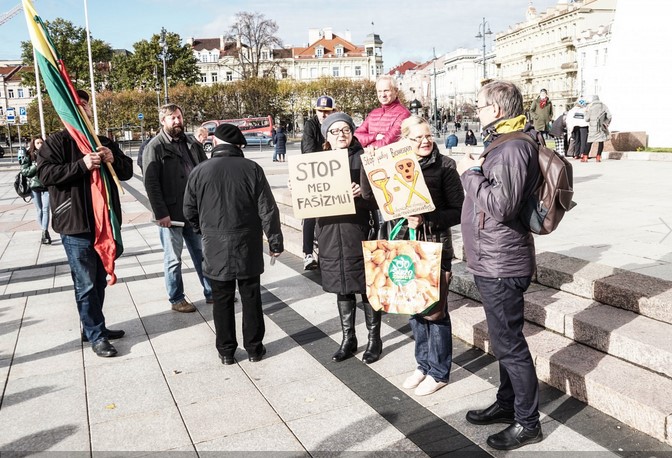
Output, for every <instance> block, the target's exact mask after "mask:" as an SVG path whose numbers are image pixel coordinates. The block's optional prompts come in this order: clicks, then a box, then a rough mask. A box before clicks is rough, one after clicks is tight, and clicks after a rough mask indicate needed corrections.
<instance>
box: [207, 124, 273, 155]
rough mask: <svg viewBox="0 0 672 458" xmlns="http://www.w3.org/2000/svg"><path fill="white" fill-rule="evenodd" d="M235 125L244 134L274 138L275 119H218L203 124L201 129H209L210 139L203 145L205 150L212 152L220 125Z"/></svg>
mask: <svg viewBox="0 0 672 458" xmlns="http://www.w3.org/2000/svg"><path fill="white" fill-rule="evenodd" d="M225 123H226V124H233V125H234V126H238V128H239V129H240V130H241V131H242V132H243V134H252V133H260V134H263V135H266V136H268V137H269V138H270V137H272V136H273V133H272V131H273V118H272V117H271V116H262V117H259V118H240V119H216V120H212V121H206V122H204V123H203V124H201V127H205V128H206V129H208V139H207V140H206V141H205V142H204V143H203V149H204V150H205V151H206V152H210V150H212V136H213V134H214V133H215V129H216V128H217V126H219V125H220V124H225Z"/></svg>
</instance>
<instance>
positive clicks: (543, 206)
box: [481, 132, 576, 235]
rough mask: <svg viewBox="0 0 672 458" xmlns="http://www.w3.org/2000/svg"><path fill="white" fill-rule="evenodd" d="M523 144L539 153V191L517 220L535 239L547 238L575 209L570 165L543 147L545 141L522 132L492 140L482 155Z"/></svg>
mask: <svg viewBox="0 0 672 458" xmlns="http://www.w3.org/2000/svg"><path fill="white" fill-rule="evenodd" d="M515 139H518V140H524V141H526V142H528V143H530V144H531V145H532V146H534V149H535V150H537V151H538V153H539V171H540V173H541V177H540V180H539V187H537V189H536V190H535V191H534V192H533V193H532V195H531V196H530V198H529V199H528V201H527V203H526V204H525V205H524V206H523V208H522V210H521V212H520V219H521V221H522V222H523V224H525V226H527V227H528V228H529V229H530V231H531V232H533V233H535V234H538V235H545V234H550V233H551V232H553V231H554V230H555V229H556V228H557V227H558V224H560V221H562V218H563V216H565V212H568V211H569V210H571V209H572V208H574V207H575V206H576V203H575V202H573V201H572V197H573V196H574V187H573V183H574V174H573V171H572V164H571V163H570V162H569V161H568V160H567V159H565V158H564V157H562V156H561V155H559V154H557V153H556V152H555V151H553V150H552V149H550V148H548V147H547V146H546V142H544V138H543V137H542V136H541V135H538V137H537V140H538V141H534V139H533V138H532V137H530V136H529V135H527V134H524V133H522V132H511V133H509V134H505V135H502V136H500V137H498V138H497V139H496V140H494V141H493V142H492V143H491V144H490V145H488V148H486V150H485V151H484V152H483V154H482V155H481V157H483V156H485V155H486V154H487V153H489V152H490V150H492V149H493V148H494V147H496V146H497V145H500V144H501V143H504V142H507V141H510V140H515Z"/></svg>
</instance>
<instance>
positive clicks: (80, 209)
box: [37, 130, 133, 235]
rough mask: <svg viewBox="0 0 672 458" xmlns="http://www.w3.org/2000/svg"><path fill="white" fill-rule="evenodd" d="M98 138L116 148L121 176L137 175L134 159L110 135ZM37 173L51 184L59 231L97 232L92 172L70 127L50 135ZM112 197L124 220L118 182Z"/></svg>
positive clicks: (53, 222)
mask: <svg viewBox="0 0 672 458" xmlns="http://www.w3.org/2000/svg"><path fill="white" fill-rule="evenodd" d="M98 138H99V139H100V143H101V144H102V145H103V146H106V147H108V148H109V149H110V150H112V154H114V162H113V163H112V168H113V169H114V171H115V173H116V174H117V177H118V178H119V180H121V181H126V180H129V179H130V178H131V177H132V176H133V160H132V159H131V158H130V157H128V156H126V155H125V154H124V153H123V151H121V149H119V145H117V144H116V143H115V142H113V141H112V140H110V139H109V138H107V137H102V136H99V137H98ZM37 176H38V178H39V179H40V181H41V182H42V184H44V185H45V186H47V187H48V188H49V206H50V207H51V213H52V220H51V227H53V228H54V230H55V231H56V232H58V233H59V234H65V235H74V234H84V233H87V234H93V233H94V228H93V224H94V222H93V207H92V206H91V173H90V171H89V170H88V169H87V168H86V165H85V164H84V154H82V152H81V151H80V150H79V147H78V146H77V143H75V140H74V139H73V138H72V137H71V136H70V134H69V133H68V132H67V131H66V130H63V131H61V132H58V133H56V134H53V135H50V136H49V137H47V139H46V140H45V141H44V144H43V145H42V147H41V148H40V149H39V150H38V151H37ZM110 201H111V202H112V209H113V210H114V213H115V214H116V215H117V218H118V219H119V222H121V203H120V202H119V191H118V190H117V186H116V185H115V184H114V183H112V185H111V186H110Z"/></svg>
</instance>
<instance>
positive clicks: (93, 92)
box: [84, 0, 98, 134]
mask: <svg viewBox="0 0 672 458" xmlns="http://www.w3.org/2000/svg"><path fill="white" fill-rule="evenodd" d="M87 3H88V2H87V0H84V19H85V22H86V46H87V48H88V49H89V77H90V78H91V101H92V102H93V103H92V105H91V108H93V124H94V126H95V130H94V132H95V133H96V134H98V110H97V109H96V86H95V82H94V79H93V57H92V55H91V33H90V32H89V10H88V7H87Z"/></svg>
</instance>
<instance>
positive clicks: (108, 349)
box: [91, 338, 117, 358]
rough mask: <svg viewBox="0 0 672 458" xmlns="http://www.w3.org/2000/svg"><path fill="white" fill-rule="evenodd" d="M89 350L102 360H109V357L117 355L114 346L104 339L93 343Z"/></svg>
mask: <svg viewBox="0 0 672 458" xmlns="http://www.w3.org/2000/svg"><path fill="white" fill-rule="evenodd" d="M91 348H92V349H93V352H94V353H95V354H96V355H98V356H100V357H102V358H109V357H110V356H115V355H116V354H117V349H116V348H114V345H112V344H111V343H110V341H109V340H107V339H106V338H102V339H100V340H99V341H98V342H94V343H93V345H92V346H91Z"/></svg>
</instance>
